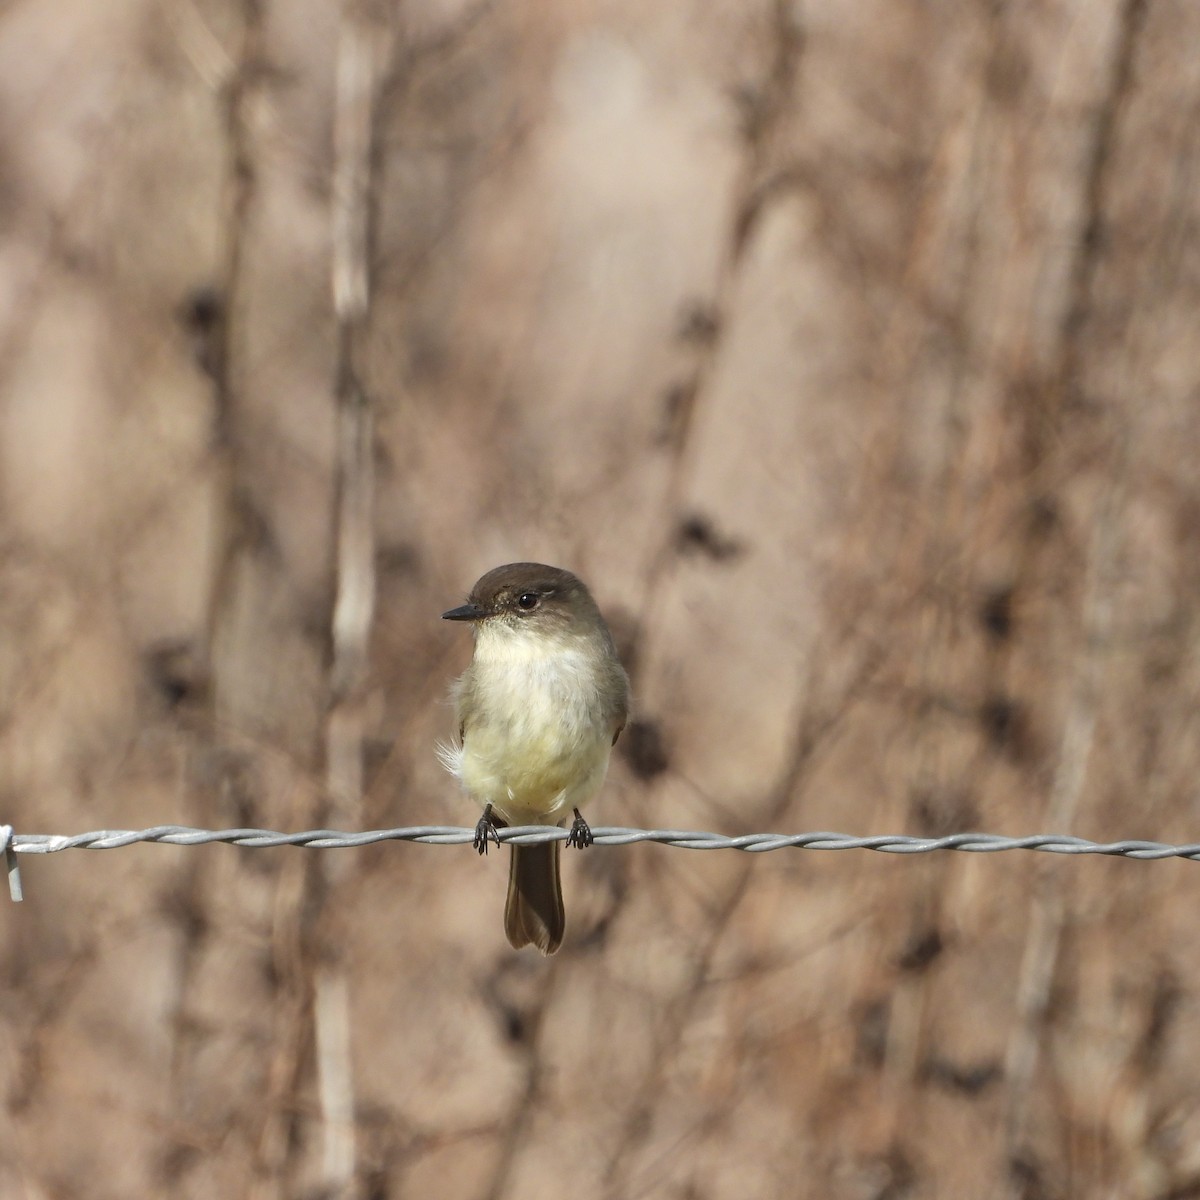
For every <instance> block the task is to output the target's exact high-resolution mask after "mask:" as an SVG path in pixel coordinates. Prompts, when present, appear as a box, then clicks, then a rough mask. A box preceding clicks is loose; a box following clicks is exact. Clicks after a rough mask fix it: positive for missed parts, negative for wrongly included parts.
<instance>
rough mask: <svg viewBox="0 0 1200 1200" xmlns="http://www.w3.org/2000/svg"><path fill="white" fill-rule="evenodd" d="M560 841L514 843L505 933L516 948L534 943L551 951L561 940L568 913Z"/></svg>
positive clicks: (545, 951) (544, 950)
mask: <svg viewBox="0 0 1200 1200" xmlns="http://www.w3.org/2000/svg"><path fill="white" fill-rule="evenodd" d="M561 845H562V843H561V842H544V843H542V844H541V845H538V846H514V847H513V848H512V860H511V864H510V866H509V871H508V900H507V902H506V903H505V905H504V932H505V933H506V934H507V935H508V940H509V942H510V943H511V944H512V945H513V946H514V947H515V948H516V949H518V950H519V949H520V948H521V947H522V946H528V945H531V944H532V945H534V946H536V947H537V948H538V949H539V950H540V951H541V952H542V953H543V954H553V953H554V952H555V950H557V949H558V948H559V946H560V945H561V944H562V940H563V931H564V930H565V929H566V927H567V913H566V910H565V909H564V908H563V898H562V885H561V884H560V882H559V877H558V852H559V848H560V846H561Z"/></svg>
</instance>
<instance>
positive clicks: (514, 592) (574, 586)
mask: <svg viewBox="0 0 1200 1200" xmlns="http://www.w3.org/2000/svg"><path fill="white" fill-rule="evenodd" d="M442 617H443V619H444V620H447V621H471V622H472V623H474V624H475V626H476V628H477V629H478V628H479V627H480V626H482V625H492V624H493V623H494V624H495V625H503V626H505V627H506V628H508V629H512V630H526V629H527V630H528V631H529V632H530V633H533V632H536V633H539V634H546V635H550V636H554V635H558V636H569V635H571V634H581V633H587V632H590V631H592V630H594V629H595V628H596V627H597V626H598V627H599V628H600V629H602V630H603V629H604V628H605V626H604V622H603V620H602V619H601V617H600V613H599V610H598V609H597V608H596V603H595V601H594V600H593V599H592V596H591V593H590V592H589V591H588V590H587V588H586V587H585V586H584V584H583V583H582V581H581V580H579V579H577V578H576V577H575V576H574V575H572V574H571V572H570V571H564V570H563V569H562V568H561V567H548V566H546V565H545V564H543V563H508V564H507V565H505V566H503V567H496V568H495V569H494V570H492V571H489V572H488V573H487V574H486V575H484V576H483V577H482V578H481V579H480V580H479V581H478V582H477V583H476V584H475V586H474V587H473V588H472V589H471V594H470V596H469V597H468V598H467V603H466V604H464V605H462V606H461V607H459V608H452V609H450V611H449V612H444V613H442ZM606 632H607V631H606Z"/></svg>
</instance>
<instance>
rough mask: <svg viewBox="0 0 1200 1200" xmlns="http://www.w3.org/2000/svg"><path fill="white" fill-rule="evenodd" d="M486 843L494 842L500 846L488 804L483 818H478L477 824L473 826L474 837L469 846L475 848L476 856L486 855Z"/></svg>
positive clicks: (498, 835)
mask: <svg viewBox="0 0 1200 1200" xmlns="http://www.w3.org/2000/svg"><path fill="white" fill-rule="evenodd" d="M488 842H495V843H496V845H497V846H498V845H500V834H499V833H498V832H497V825H496V821H495V819H494V818H493V817H492V806H491V805H490V804H489V805H488V806H487V808H485V809H484V810H483V816H482V817H480V818H479V823H478V824H477V825H476V826H475V837H474V839H473V840H472V842H471V845H472V846H474V847H475V853H476V854H486V853H487V851H488Z"/></svg>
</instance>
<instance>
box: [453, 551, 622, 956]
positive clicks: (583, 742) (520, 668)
mask: <svg viewBox="0 0 1200 1200" xmlns="http://www.w3.org/2000/svg"><path fill="white" fill-rule="evenodd" d="M442 617H443V619H444V620H447V621H469V622H471V627H472V632H473V633H474V635H475V652H474V655H473V657H472V659H471V665H470V666H469V667H468V668H467V669H466V671H465V672H464V673H463V675H462V676H461V677H460V678H459V680H458V681H457V682H456V683H455V685H454V701H455V707H456V710H457V713H458V744H457V745H453V746H439V747H438V755H439V757H440V758H441V760H442V762H443V763H444V765H445V766H446V769H447V770H448V771H450V773H451V774H452V775H454V776H456V777H457V778H458V780H459V781H460V782H461V784H462V786H463V788H464V789H465V791H466V792H467V794H468V795H470V796H471V797H472V798H473V799H474V800H475V801H477V802H478V803H479V804H481V805H482V806H483V816H482V817H480V819H479V824H478V825H477V826H476V827H475V849H476V850H477V851H478V852H479V853H480V854H484V853H486V852H487V845H488V841H489V840H492V841H495V842H496V843H497V844H498V843H499V840H500V839H499V837H498V836H497V833H496V830H497V828H502V827H504V826H506V825H563V824H564V823H565V822H566V818H567V816H568V814H571V813H573V814H574V820H573V823H572V825H571V831H570V834H569V835H568V837H567V844H568V845H572V846H581V847H582V846H587V845H590V844H591V841H592V831H591V830H590V829H589V828H588V824H587V822H586V821H585V820H584V819H583V816H582V814H581V813H580V811H579V810H580V808H581V807H582V806H583V805H585V804H586V803H587V802H588V801H589V800H590V799H591V798H592V797H593V796H594V795H595V794H596V793H597V792H598V791H599V790H600V786H601V785H602V784H603V782H604V776H605V774H606V772H607V771H608V756H609V752H610V751H611V749H612V747H613V745H614V744H615V743H616V740H617V737H618V735H619V734H620V732H621V730H622V729H623V728H624V727H625V718H626V715H627V714H628V711H629V679H628V677H627V676H626V674H625V671H624V669H623V668H622V666H621V663H620V660H619V659H618V658H617V651H616V647H615V646H614V645H613V639H612V634H611V633H609V631H608V626H607V625H605V623H604V618H603V617H602V616H601V615H600V610H599V609H598V608H597V607H596V602H595V601H594V600H593V599H592V595H591V593H590V592H589V591H588V590H587V588H586V587H585V586H584V585H583V583H582V582H581V581H580V580H579V579H577V578H576V577H575V576H574V575H572V574H571V572H570V571H564V570H562V569H561V568H560V567H548V566H545V565H543V564H542V563H509V564H508V565H506V566H503V567H496V568H495V570H492V571H489V572H488V573H487V574H486V575H484V576H483V577H482V578H481V579H480V580H479V582H478V583H476V584H475V586H474V587H473V588H472V589H471V594H470V596H469V597H468V599H467V603H466V604H464V605H462V606H461V607H460V608H452V609H450V611H449V612H445V613H442ZM559 846H560V843H559V842H557V841H556V842H546V843H543V844H541V845H537V846H513V847H512V859H511V863H510V866H509V876H508V899H507V902H506V903H505V906H504V932H505V933H506V934H507V935H508V940H509V942H510V943H511V944H512V945H513V946H514V947H515V948H517V949H520V948H521V947H522V946H528V945H530V944H532V945H534V946H536V947H537V948H538V949H539V950H540V951H541V952H542V953H543V954H553V953H554V952H555V951H556V950H557V949H558V948H559V946H560V945H561V944H562V939H563V931H564V930H565V928H566V912H565V910H564V909H563V899H562V885H561V883H560V881H559V869H558V857H559Z"/></svg>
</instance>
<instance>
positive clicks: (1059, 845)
mask: <svg viewBox="0 0 1200 1200" xmlns="http://www.w3.org/2000/svg"><path fill="white" fill-rule="evenodd" d="M5 833H7V834H8V837H7V839H6V838H5V837H4V834H5ZM592 835H593V838H594V840H595V844H596V845H598V846H628V845H631V844H633V843H634V842H656V843H659V844H660V845H664V846H675V847H678V848H680V849H684V850H745V851H747V852H749V853H753V854H760V853H763V852H764V851H767V850H783V849H789V848H790V849H796V850H876V851H879V852H881V853H884V854H928V853H930V852H932V851H934V850H965V851H969V852H971V853H974V854H994V853H996V852H998V851H1001V850H1039V851H1042V852H1044V853H1047V854H1106V855H1110V856H1116V857H1121V858H1138V859H1149V860H1155V859H1162V858H1186V859H1191V860H1192V861H1200V843H1191V844H1187V845H1170V844H1168V843H1166V842H1146V841H1132V840H1127V841H1119V842H1091V841H1088V840H1087V839H1086V838H1080V837H1069V836H1067V835H1062V834H1046V833H1041V834H1032V835H1030V836H1028V837H1000V836H999V835H997V834H993V833H953V834H949V835H948V836H946V837H937V838H927V837H909V836H906V835H904V834H882V835H876V836H874V837H852V836H850V835H849V834H845V833H828V832H817V833H794V834H782V833H747V834H742V835H741V836H740V837H725V836H723V835H722V834H719V833H702V832H696V831H693V830H682V829H622V828H619V827H610V826H594V827H593V828H592ZM474 837H475V830H474V829H470V828H464V827H461V826H457V825H410V826H408V827H406V828H399V829H371V830H367V831H365V832H363V833H343V832H341V831H339V830H336V829H309V830H305V831H304V832H301V833H277V832H275V831H273V830H270V829H192V828H190V827H188V826H186V825H155V826H153V827H152V828H150V829H99V830H95V831H93V832H91V833H77V834H74V835H71V836H63V835H60V834H48V833H12V832H11V826H0V852H7V853H8V854H9V855H10V856H11V853H12V852H13V851H15V852H16V853H18V854H56V853H57V852H58V851H60V850H115V849H117V848H118V847H120V846H131V845H133V844H135V843H137V842H160V843H163V844H165V845H169V846H203V845H207V844H208V843H210V842H225V843H228V844H230V845H234V846H249V847H254V848H262V847H267V846H303V847H305V848H307V849H309V850H343V849H352V848H354V847H357V846H373V845H375V844H376V843H377V842H424V843H427V844H431V845H435V846H460V845H466V844H469V843H471V842H472V841H473V840H474ZM499 838H500V841H501V842H514V843H516V844H517V845H520V846H532V845H536V844H538V843H540V842H554V841H565V840H566V838H567V830H565V829H558V828H557V827H553V826H538V825H522V826H514V827H512V828H509V829H501V830H500V831H499Z"/></svg>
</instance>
